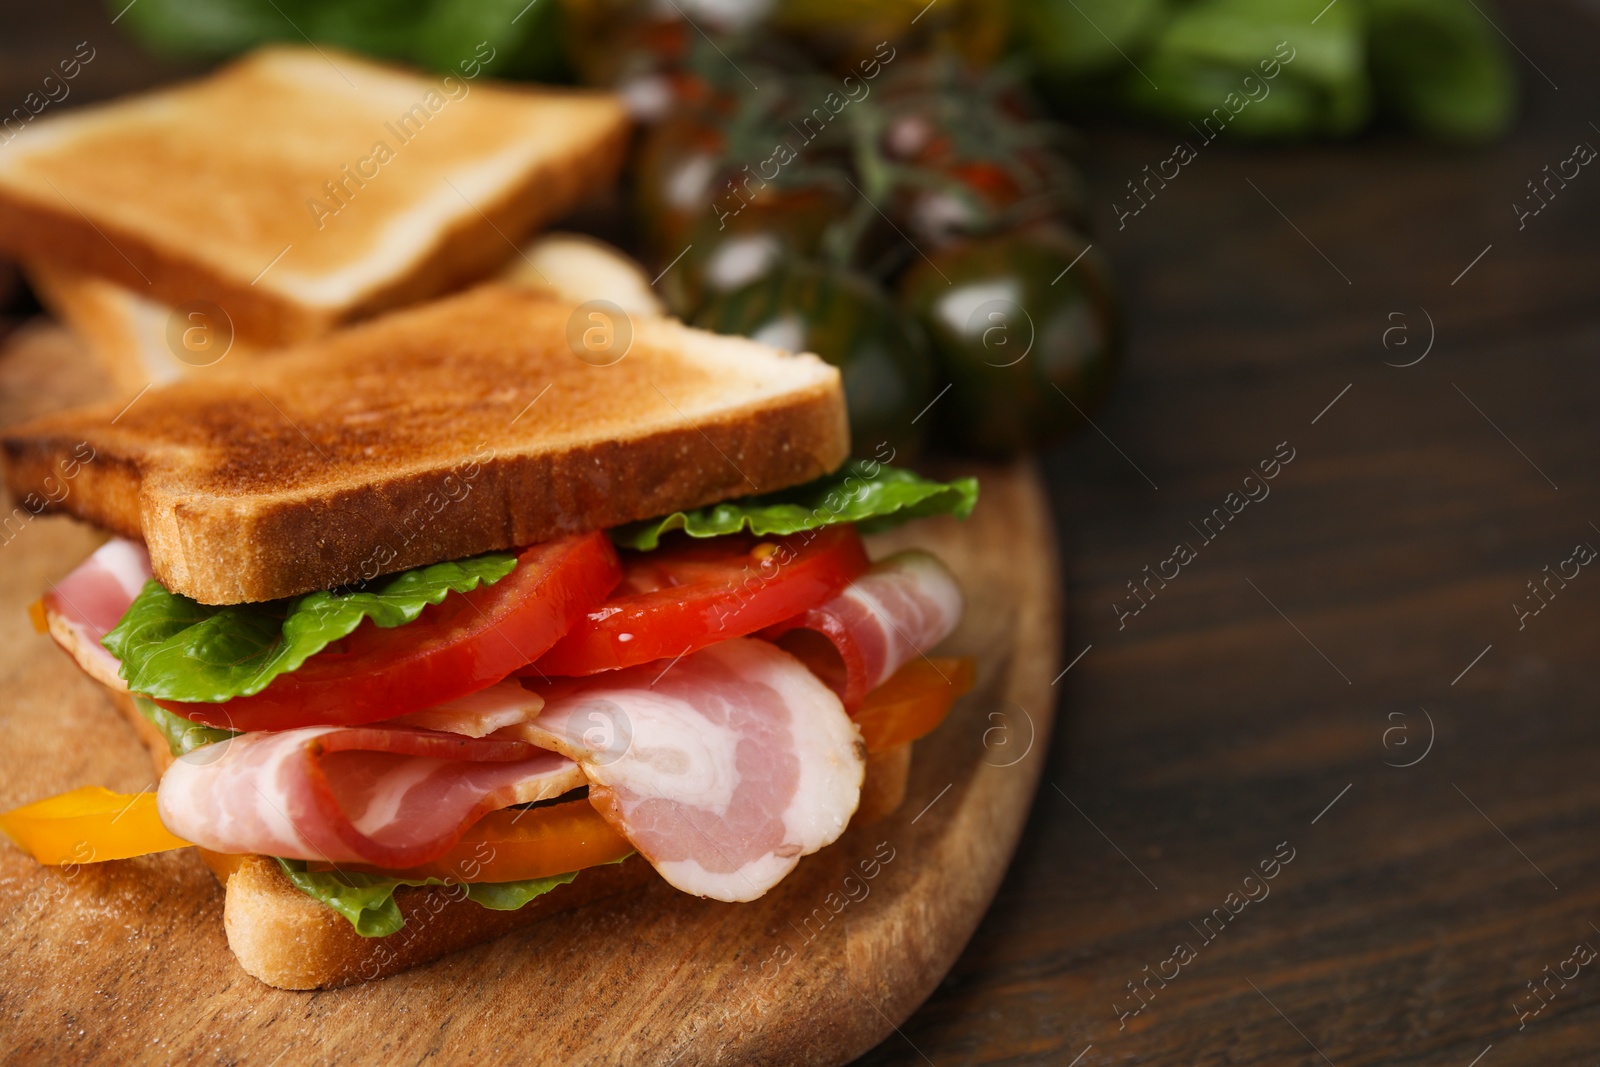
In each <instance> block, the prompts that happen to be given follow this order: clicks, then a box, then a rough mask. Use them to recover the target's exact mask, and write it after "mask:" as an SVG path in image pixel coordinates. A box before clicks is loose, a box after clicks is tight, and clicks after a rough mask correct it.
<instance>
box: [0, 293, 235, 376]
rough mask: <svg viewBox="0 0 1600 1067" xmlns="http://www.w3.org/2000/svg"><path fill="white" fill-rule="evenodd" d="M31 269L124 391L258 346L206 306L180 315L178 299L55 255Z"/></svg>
mask: <svg viewBox="0 0 1600 1067" xmlns="http://www.w3.org/2000/svg"><path fill="white" fill-rule="evenodd" d="M25 271H26V273H27V276H28V282H29V284H31V285H32V286H33V291H34V292H35V293H36V294H38V297H39V300H40V302H41V303H43V304H44V306H45V307H47V308H49V309H50V312H51V313H52V314H53V315H55V317H56V318H58V319H60V320H61V321H62V322H64V323H66V324H67V325H68V326H69V327H71V328H72V332H73V333H75V334H77V335H78V337H79V338H81V339H82V340H83V341H84V342H85V343H86V344H87V345H88V347H89V350H90V352H92V353H93V354H94V357H95V359H96V360H98V361H99V363H100V365H101V367H102V368H104V370H105V372H106V373H107V374H108V375H109V376H110V378H111V381H112V384H113V386H114V387H115V389H116V391H117V392H118V393H122V394H125V395H127V396H132V395H133V394H135V393H137V392H138V391H139V390H141V389H143V388H144V387H145V386H147V385H152V384H154V385H165V384H167V383H168V382H175V381H177V380H178V379H180V378H183V377H185V376H186V375H189V374H192V373H194V372H195V371H197V370H203V369H205V368H207V367H213V366H216V365H217V364H218V363H220V362H221V361H222V360H223V359H225V358H231V359H233V360H235V361H238V360H240V359H248V358H250V356H251V355H253V354H254V353H255V352H256V351H258V350H257V349H255V348H253V347H252V346H251V345H250V344H249V343H248V342H246V341H242V340H240V339H239V338H237V337H233V336H232V335H231V334H232V331H231V330H228V329H227V328H226V326H225V324H223V323H218V322H214V321H212V320H211V319H210V318H209V317H208V316H206V315H204V313H202V312H200V311H198V310H194V311H190V312H189V315H190V316H193V317H192V318H180V319H179V320H178V321H177V322H176V323H174V321H173V320H174V315H175V312H174V310H173V309H172V308H171V307H168V306H167V305H165V304H160V303H157V302H155V301H153V300H151V299H149V298H148V297H146V296H143V295H141V294H140V293H139V292H137V291H135V290H133V289H129V288H128V287H127V286H124V285H119V284H117V283H116V282H114V281H111V280H110V279H108V278H101V277H98V276H96V275H93V274H88V273H85V272H83V271H81V270H76V269H74V268H72V267H62V266H59V265H57V264H54V263H32V264H29V265H28V266H27V267H26V268H25ZM169 332H172V333H176V335H177V336H176V337H169ZM186 342H187V343H186Z"/></svg>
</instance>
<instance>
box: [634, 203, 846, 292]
mask: <svg viewBox="0 0 1600 1067" xmlns="http://www.w3.org/2000/svg"><path fill="white" fill-rule="evenodd" d="M839 185H840V186H842V187H843V188H845V189H849V186H848V185H845V184H844V183H843V182H842V181H841V182H840V183H839ZM852 195H854V194H852ZM847 204H848V201H847V200H846V199H845V198H844V196H843V195H842V194H841V193H840V192H838V190H836V189H831V188H829V187H827V186H825V185H822V184H817V185H809V186H799V187H794V188H789V187H779V186H776V185H769V186H767V187H766V188H764V189H760V190H758V191H756V192H755V194H754V195H753V196H751V197H750V198H749V199H748V200H746V199H745V198H743V197H740V196H736V195H734V194H732V193H727V194H725V195H723V196H722V197H720V198H718V199H717V200H716V201H714V203H713V208H712V214H709V215H707V216H705V217H704V218H702V219H701V220H700V222H699V223H698V224H696V225H695V227H694V228H693V230H692V231H691V232H690V234H689V239H688V240H689V248H688V251H686V252H685V253H684V254H683V256H682V258H680V259H679V260H678V261H677V262H676V263H675V264H673V265H672V267H671V268H670V269H669V270H668V271H667V272H666V273H665V274H664V275H662V277H661V288H662V293H663V295H664V296H665V297H666V301H667V306H668V307H670V308H671V309H672V310H673V311H674V312H676V313H677V314H678V315H679V316H681V317H683V318H685V319H688V318H692V317H693V316H694V314H695V313H696V312H697V311H699V310H700V309H701V308H702V307H704V306H705V305H706V302H707V301H708V300H710V299H712V298H714V297H717V296H721V295H722V294H724V293H729V292H733V291H734V290H737V289H742V288H744V287H745V286H747V285H750V284H752V283H754V282H756V281H759V280H760V279H762V278H765V277H767V276H768V275H770V274H773V273H775V272H776V271H777V270H778V269H779V268H780V267H782V266H784V265H785V264H787V263H791V262H793V261H794V260H795V259H797V258H802V257H805V256H810V255H812V254H814V253H815V252H816V251H817V249H818V246H819V244H820V242H821V239H822V234H823V232H824V231H825V230H826V229H827V226H828V224H829V223H830V222H832V221H833V220H834V219H835V218H838V217H839V216H841V215H843V214H844V211H845V208H846V206H847Z"/></svg>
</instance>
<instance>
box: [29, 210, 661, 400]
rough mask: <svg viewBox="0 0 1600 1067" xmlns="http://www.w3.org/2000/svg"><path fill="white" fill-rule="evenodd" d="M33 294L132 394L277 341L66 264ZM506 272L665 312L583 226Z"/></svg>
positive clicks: (557, 289) (556, 289)
mask: <svg viewBox="0 0 1600 1067" xmlns="http://www.w3.org/2000/svg"><path fill="white" fill-rule="evenodd" d="M26 271H27V275H28V280H29V282H30V283H32V285H33V289H34V292H35V293H37V294H38V296H39V299H40V300H41V301H42V302H43V303H44V305H45V307H47V308H49V309H50V311H51V313H52V314H53V315H55V317H56V318H57V319H60V320H61V321H62V322H63V323H65V324H66V325H67V326H69V327H70V328H71V329H72V331H73V332H74V333H75V334H77V335H78V336H79V338H81V339H82V340H83V341H84V342H85V343H86V344H87V345H88V347H89V349H90V351H91V352H92V353H93V354H94V356H95V358H96V359H97V360H99V361H100V364H101V366H102V367H103V368H104V369H105V371H106V373H107V374H108V375H110V377H111V380H112V383H113V384H114V386H115V388H116V390H117V392H119V393H122V394H124V395H126V396H132V395H134V394H135V393H137V392H139V391H140V390H141V389H143V388H144V387H145V386H147V385H152V384H154V385H166V384H167V383H169V382H175V381H177V380H179V379H180V378H186V377H188V376H189V375H192V374H195V373H198V372H204V371H206V370H207V369H208V368H211V367H214V366H217V365H218V364H220V363H221V362H222V361H223V360H224V359H229V360H232V361H233V362H235V363H237V362H240V361H242V360H247V359H252V358H255V357H256V356H258V355H261V354H263V353H268V354H270V353H272V352H274V351H277V350H276V349H259V348H256V347H254V346H253V345H251V344H250V342H249V341H248V340H247V339H243V338H239V337H236V336H234V332H233V330H232V328H231V326H230V324H229V323H227V322H226V321H220V320H218V319H217V317H216V316H214V315H208V314H206V313H205V312H204V311H202V310H200V309H189V310H187V311H186V312H184V313H182V314H180V313H179V312H178V311H177V310H176V309H174V308H171V307H168V306H167V305H165V304H158V303H156V302H155V301H153V300H151V299H149V298H148V297H146V296H143V295H141V294H140V293H138V292H137V291H135V290H134V289H129V288H128V287H127V286H124V285H119V284H118V283H116V282H114V281H111V280H110V279H108V278H102V277H99V276H97V275H94V274H89V273H86V272H85V271H81V270H77V269H75V268H73V267H64V266H62V265H61V264H59V263H31V264H28V265H27V267H26ZM500 277H501V278H503V279H504V280H505V281H506V282H507V283H509V284H513V285H518V286H522V287H524V288H528V289H537V290H540V291H542V292H545V293H547V294H549V295H552V296H558V297H562V298H565V299H570V300H572V301H574V302H578V301H585V300H591V299H604V300H607V301H608V302H610V303H614V304H616V305H617V306H619V307H621V308H622V310H624V311H626V312H628V313H629V314H630V315H664V314H666V310H665V308H663V307H662V305H661V301H660V300H658V299H657V298H656V295H655V293H654V292H653V291H652V290H651V288H650V278H649V275H647V274H645V273H644V270H643V268H642V267H640V266H639V264H638V263H636V262H634V260H633V259H631V258H630V257H629V256H627V255H626V254H625V253H623V252H622V251H621V250H620V249H618V248H614V247H612V246H611V245H608V244H606V243H605V242H604V241H600V240H597V239H595V238H593V237H589V236H587V235H584V234H575V233H549V234H544V235H542V236H538V237H535V238H533V239H532V240H530V241H528V242H527V243H525V244H524V245H523V246H522V247H521V248H520V249H519V250H518V254H517V255H515V256H512V257H511V259H510V260H508V261H507V262H506V265H505V267H504V268H503V269H502V271H501V273H500Z"/></svg>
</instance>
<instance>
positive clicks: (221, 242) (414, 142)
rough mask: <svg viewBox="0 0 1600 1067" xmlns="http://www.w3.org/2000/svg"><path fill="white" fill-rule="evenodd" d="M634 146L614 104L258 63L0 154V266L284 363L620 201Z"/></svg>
mask: <svg viewBox="0 0 1600 1067" xmlns="http://www.w3.org/2000/svg"><path fill="white" fill-rule="evenodd" d="M626 133H627V119H626V115H625V112H624V110H623V107H622V105H621V104H620V103H619V102H618V101H617V100H616V98H614V97H612V96H610V95H609V94H603V93H594V92H586V91H578V90H553V89H527V88H511V87H507V86H505V85H495V84H491V83H489V82H487V81H474V80H471V79H468V78H465V77H458V76H447V77H445V78H443V79H440V78H432V77H426V76H423V75H420V74H415V73H411V72H407V71H403V70H400V69H397V68H393V67H389V66H385V65H381V64H377V63H373V62H370V61H368V60H364V59H358V58H356V57H355V56H351V55H347V54H345V53H341V52H338V51H335V50H332V49H315V48H287V47H274V48H268V49H263V50H262V51H259V52H256V53H253V54H252V55H250V56H247V57H245V58H244V59H241V60H239V61H237V62H235V63H233V64H231V65H229V66H227V67H224V68H222V69H221V70H219V71H217V72H215V73H213V74H211V75H208V76H207V77H204V78H201V79H199V80H197V81H193V82H189V83H186V84H183V85H180V86H177V87H176V88H171V89H164V90H160V91H156V92H152V93H147V94H144V95H141V96H137V97H131V98H127V99H124V100H119V101H116V102H113V103H109V104H102V105H97V106H93V107H86V108H82V109H77V110H73V111H70V112H67V113H64V114H62V115H61V116H59V117H55V118H45V119H42V120H40V121H39V122H37V123H35V124H33V125H32V126H30V127H29V129H28V132H27V134H26V135H25V136H23V137H21V138H19V139H18V140H17V141H16V142H15V143H14V144H12V145H10V146H8V147H7V149H6V151H5V153H4V154H3V155H0V249H3V250H5V251H8V252H11V253H13V254H14V255H15V257H16V258H17V259H20V260H23V261H25V262H29V263H55V264H59V265H61V266H63V267H70V268H74V269H77V270H80V271H84V272H86V273H89V274H93V275H97V276H100V277H104V278H107V279H110V280H112V281H115V282H117V283H119V284H121V285H122V286H124V287H126V288H128V289H131V290H133V291H134V292H136V293H138V294H139V295H141V296H143V297H145V298H146V299H148V300H150V301H152V302H153V303H157V304H164V305H167V306H169V307H182V306H185V305H188V304H190V303H192V302H198V301H205V302H209V303H211V304H214V305H216V306H217V307H219V308H220V309H221V310H222V312H223V313H225V314H226V316H227V317H228V319H229V320H231V324H232V328H233V329H234V331H235V332H236V334H237V336H238V337H239V338H241V339H243V340H245V341H246V342H247V343H249V344H252V345H257V346H265V345H271V344H279V343H286V342H291V341H296V340H301V339H305V338H308V337H312V336H315V335H317V334H319V333H322V332H325V331H326V330H328V329H329V328H330V327H332V326H333V325H335V324H338V323H342V322H346V321H349V320H351V319H354V318H359V317H362V316H365V315H369V314H371V313H373V312H376V311H379V310H382V309H385V308H390V307H395V306H399V305H402V304H407V303H413V302H415V301H417V300H421V299H425V298H428V297H431V296H435V295H437V294H439V293H442V292H445V291H448V290H450V289H452V288H456V287H458V286H460V285H461V284H464V283H466V282H469V281H472V280H476V279H479V278H482V277H484V276H486V275H488V274H490V273H492V272H493V271H494V270H495V269H497V268H498V267H499V266H500V265H501V264H502V263H504V262H505V260H506V259H507V257H508V256H511V255H512V254H514V252H513V250H514V245H513V244H512V243H511V242H513V241H516V240H518V239H520V238H521V236H522V235H523V234H525V233H526V232H527V231H528V230H529V229H530V228H532V227H533V226H535V225H537V224H539V223H541V222H544V221H548V220H550V219H552V218H555V217H557V216H559V215H561V214H564V213H565V212H567V211H568V210H570V209H571V208H572V207H573V206H574V205H575V204H577V203H578V202H579V201H580V200H581V199H583V198H584V197H585V196H587V195H589V194H591V193H592V192H593V191H594V190H595V189H596V188H602V187H604V186H607V185H609V184H610V183H611V182H612V181H613V180H614V178H615V176H616V173H617V171H618V169H619V168H620V165H621V160H622V155H623V152H624V149H625V142H626Z"/></svg>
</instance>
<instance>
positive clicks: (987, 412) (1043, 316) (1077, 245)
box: [900, 228, 1119, 456]
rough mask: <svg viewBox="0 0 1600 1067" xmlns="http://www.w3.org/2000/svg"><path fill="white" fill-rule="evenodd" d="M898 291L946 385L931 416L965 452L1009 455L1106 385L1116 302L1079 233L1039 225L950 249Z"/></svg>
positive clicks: (1084, 408) (1075, 422)
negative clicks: (923, 333)
mask: <svg viewBox="0 0 1600 1067" xmlns="http://www.w3.org/2000/svg"><path fill="white" fill-rule="evenodd" d="M1080 255H1081V258H1080ZM1069 267H1070V268H1071V269H1070V270H1069V269H1068V268H1069ZM900 296H901V301H902V304H903V306H904V307H905V308H906V309H907V311H908V312H910V313H911V314H913V315H915V316H916V317H917V319H918V321H919V322H920V323H921V324H922V326H923V328H924V329H925V330H926V331H927V334H928V338H929V340H930V343H931V345H932V348H933V351H934V352H935V354H936V356H937V358H938V360H939V365H940V368H941V369H942V371H943V372H944V375H945V377H946V379H947V380H948V381H949V382H950V383H951V388H950V391H949V394H948V395H946V396H944V397H942V398H941V399H940V401H939V403H938V404H937V405H936V407H935V413H936V416H937V418H938V422H939V426H940V428H941V433H942V434H944V435H946V436H947V437H948V439H949V440H951V441H952V442H954V443H955V444H957V445H959V446H960V447H962V448H965V449H967V450H970V451H974V452H978V453H981V454H984V455H992V456H1006V455H1010V454H1012V453H1015V452H1017V451H1020V450H1022V449H1025V448H1029V447H1033V446H1035V445H1040V444H1044V443H1047V442H1049V441H1051V440H1054V439H1056V438H1059V437H1061V436H1063V435H1065V434H1067V433H1068V432H1070V431H1071V430H1073V429H1075V428H1076V427H1077V426H1079V425H1081V424H1082V422H1083V420H1084V417H1085V416H1087V415H1089V414H1091V413H1092V412H1093V411H1094V409H1095V408H1096V407H1097V406H1098V405H1099V404H1100V402H1101V401H1102V400H1103V399H1104V397H1105V394H1106V393H1107V391H1108V390H1109V389H1110V386H1111V382H1112V379H1113V377H1114V373H1115V366H1116V362H1117V352H1118V341H1119V322H1118V317H1117V311H1116V304H1115V300H1114V297H1113V294H1112V290H1111V286H1110V284H1109V282H1108V281H1107V273H1106V268H1105V265H1104V264H1103V263H1102V262H1101V261H1100V260H1099V259H1098V258H1097V257H1096V256H1095V254H1094V253H1093V252H1085V247H1084V243H1083V241H1082V239H1081V238H1077V237H1075V236H1072V235H1070V234H1067V233H1065V232H1063V231H1059V230H1048V229H1042V228H1041V229H1036V230H1032V231H1027V232H1019V233H1012V234H1006V235H1001V236H997V237H990V238H984V239H981V240H976V241H971V242H968V243H966V244H958V245H954V246H952V247H950V248H947V249H945V250H943V251H940V252H936V253H934V254H933V258H932V262H931V263H919V264H917V265H916V266H915V267H913V268H912V269H911V270H910V271H908V272H907V274H906V275H905V277H904V278H902V279H901V284H900Z"/></svg>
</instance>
